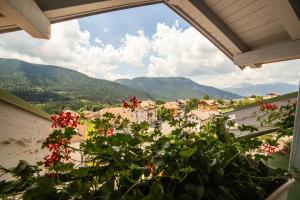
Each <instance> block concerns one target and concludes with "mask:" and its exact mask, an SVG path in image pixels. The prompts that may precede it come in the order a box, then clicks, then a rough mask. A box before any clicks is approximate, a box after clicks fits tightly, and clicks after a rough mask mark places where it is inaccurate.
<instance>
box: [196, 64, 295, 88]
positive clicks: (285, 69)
mask: <svg viewBox="0 0 300 200" xmlns="http://www.w3.org/2000/svg"><path fill="white" fill-rule="evenodd" d="M299 72H300V60H291V61H285V62H278V63H271V64H265V65H263V66H262V67H261V68H257V69H252V68H249V67H247V68H246V69H244V70H235V71H233V72H231V73H228V74H223V75H220V74H216V76H214V77H212V78H211V79H208V80H199V81H198V82H199V83H200V82H201V83H203V84H207V85H213V86H217V87H220V88H225V87H230V86H233V85H237V84H240V83H250V84H254V85H255V84H263V83H274V82H282V83H289V84H298V83H299V80H300V73H299Z"/></svg>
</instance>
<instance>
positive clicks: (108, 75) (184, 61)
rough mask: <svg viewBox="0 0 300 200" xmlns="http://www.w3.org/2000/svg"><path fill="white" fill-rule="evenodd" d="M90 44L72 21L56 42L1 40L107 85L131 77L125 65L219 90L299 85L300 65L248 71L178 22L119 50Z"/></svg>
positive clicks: (36, 59)
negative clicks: (245, 85)
mask: <svg viewBox="0 0 300 200" xmlns="http://www.w3.org/2000/svg"><path fill="white" fill-rule="evenodd" d="M90 40H91V36H90V33H89V32H88V31H82V30H80V27H79V23H78V21H77V20H72V21H68V22H63V23H59V24H54V25H52V36H51V39H50V40H39V39H33V38H32V37H31V36H29V35H28V34H26V33H25V32H23V31H18V32H13V33H7V34H1V36H0V55H1V57H7V58H16V59H21V60H24V61H28V62H33V63H43V64H52V65H58V66H62V67H66V68H70V69H74V70H77V71H80V72H82V73H85V74H87V75H90V76H93V77H97V78H105V79H116V78H123V77H124V78H125V77H126V78H129V77H131V74H122V75H121V74H120V73H119V72H120V71H122V70H120V69H121V66H123V64H124V63H125V64H126V63H127V65H128V64H129V66H132V67H139V68H144V69H145V70H143V71H147V72H146V74H141V76H145V75H148V76H187V77H190V78H193V79H194V80H196V81H198V82H199V83H202V84H207V85H212V86H217V87H229V86H231V85H234V84H239V83H242V82H247V83H252V84H259V83H272V82H286V83H294V84H297V83H298V81H299V79H300V60H295V61H288V62H280V63H273V64H269V65H265V66H264V67H262V68H260V69H250V68H246V69H245V70H243V71H242V70H240V69H239V68H238V67H237V66H235V65H234V64H233V63H232V62H231V61H230V60H229V59H228V58H227V57H226V56H225V55H224V54H223V53H222V52H221V51H220V50H218V49H217V48H216V47H215V46H214V45H213V44H211V43H210V42H209V41H208V40H207V39H206V38H205V37H204V36H202V35H201V34H200V33H199V32H198V31H197V30H195V29H194V28H192V27H190V28H186V29H182V28H180V24H179V23H178V21H177V22H175V24H174V26H168V25H166V24H163V23H158V24H157V27H156V30H155V33H154V34H153V35H152V36H151V37H147V36H146V35H145V34H144V32H143V31H142V30H140V31H138V32H137V34H134V35H130V34H125V35H124V37H123V38H122V39H121V41H120V42H121V44H120V47H119V48H116V47H114V46H112V45H111V44H107V43H105V41H102V40H101V38H95V39H94V43H91V42H90ZM133 69H137V68H133ZM123 71H124V70H123Z"/></svg>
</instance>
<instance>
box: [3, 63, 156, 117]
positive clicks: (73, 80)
mask: <svg viewBox="0 0 300 200" xmlns="http://www.w3.org/2000/svg"><path fill="white" fill-rule="evenodd" d="M0 87H1V88H3V89H6V90H8V91H10V92H12V93H13V94H15V95H17V96H19V97H21V98H23V99H25V100H26V101H29V102H31V103H34V104H38V105H39V106H40V107H41V108H42V109H44V110H45V111H47V112H49V113H53V112H58V111H61V110H65V109H72V110H78V109H79V108H82V107H83V106H84V105H88V104H90V105H91V106H90V107H92V105H94V104H103V103H106V104H115V103H118V102H121V101H122V100H123V99H126V98H127V97H128V96H133V95H135V96H138V97H139V98H142V99H152V97H151V96H150V95H148V94H146V93H144V92H141V91H138V90H135V89H131V88H128V87H126V86H124V85H120V84H118V83H115V82H112V81H107V80H101V79H96V78H91V77H88V76H86V75H84V74H81V73H79V72H76V71H73V70H69V69H65V68H60V67H56V66H49V65H37V64H32V63H26V62H22V61H19V60H13V59H3V58H2V59H0Z"/></svg>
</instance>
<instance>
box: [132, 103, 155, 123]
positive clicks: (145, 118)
mask: <svg viewBox="0 0 300 200" xmlns="http://www.w3.org/2000/svg"><path fill="white" fill-rule="evenodd" d="M137 112H138V115H139V122H148V123H149V124H152V123H154V122H155V121H156V120H157V105H156V103H155V102H154V101H151V100H147V101H142V103H141V104H140V106H139V107H138V109H137Z"/></svg>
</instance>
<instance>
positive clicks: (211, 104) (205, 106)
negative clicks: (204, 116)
mask: <svg viewBox="0 0 300 200" xmlns="http://www.w3.org/2000/svg"><path fill="white" fill-rule="evenodd" d="M218 105H219V104H218V103H217V102H216V101H215V100H212V99H210V100H200V101H199V102H198V109H202V110H215V111H216V110H218Z"/></svg>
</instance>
